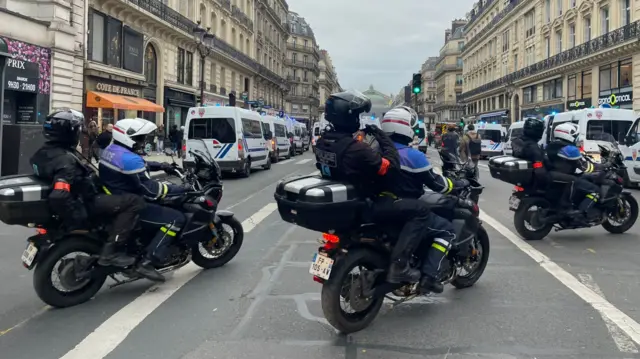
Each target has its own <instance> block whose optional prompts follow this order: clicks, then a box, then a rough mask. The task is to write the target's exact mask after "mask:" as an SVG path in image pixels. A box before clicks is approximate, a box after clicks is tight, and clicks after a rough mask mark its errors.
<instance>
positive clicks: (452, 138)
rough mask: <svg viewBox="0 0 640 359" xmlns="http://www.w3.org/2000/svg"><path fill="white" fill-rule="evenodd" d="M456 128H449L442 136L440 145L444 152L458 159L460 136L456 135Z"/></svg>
mask: <svg viewBox="0 0 640 359" xmlns="http://www.w3.org/2000/svg"><path fill="white" fill-rule="evenodd" d="M456 131H457V126H454V125H452V126H450V127H449V130H448V131H447V133H445V134H444V136H442V145H443V149H444V151H446V152H447V153H449V154H451V155H453V156H456V157H458V147H459V146H460V136H459V135H458V133H457V132H456Z"/></svg>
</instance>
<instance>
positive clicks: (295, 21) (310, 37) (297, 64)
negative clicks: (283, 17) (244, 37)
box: [285, 12, 320, 123]
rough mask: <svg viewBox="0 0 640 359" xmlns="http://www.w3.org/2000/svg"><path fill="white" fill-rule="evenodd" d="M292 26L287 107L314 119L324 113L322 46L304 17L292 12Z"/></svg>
mask: <svg viewBox="0 0 640 359" xmlns="http://www.w3.org/2000/svg"><path fill="white" fill-rule="evenodd" d="M288 26H289V33H290V35H289V40H288V41H287V58H286V60H285V63H286V65H287V67H288V72H287V80H288V81H289V84H290V89H289V93H288V94H287V96H286V102H287V105H286V107H287V108H286V111H287V112H288V113H289V114H290V116H291V117H293V118H295V119H297V120H303V121H308V122H309V123H312V122H314V121H317V120H318V118H319V117H318V115H319V114H320V113H319V107H320V98H319V96H320V83H319V76H320V67H319V66H318V62H319V61H320V50H319V49H318V44H317V43H316V37H315V35H314V34H313V30H311V27H310V26H309V25H308V24H307V22H306V21H305V19H304V18H303V17H301V16H299V15H298V14H297V13H295V12H289V14H288Z"/></svg>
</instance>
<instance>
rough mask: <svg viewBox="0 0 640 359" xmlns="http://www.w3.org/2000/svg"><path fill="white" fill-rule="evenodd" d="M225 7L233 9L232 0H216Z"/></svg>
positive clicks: (229, 9) (228, 9)
mask: <svg viewBox="0 0 640 359" xmlns="http://www.w3.org/2000/svg"><path fill="white" fill-rule="evenodd" d="M216 1H217V2H218V3H219V4H220V5H221V6H222V8H223V9H225V10H227V11H231V0H216Z"/></svg>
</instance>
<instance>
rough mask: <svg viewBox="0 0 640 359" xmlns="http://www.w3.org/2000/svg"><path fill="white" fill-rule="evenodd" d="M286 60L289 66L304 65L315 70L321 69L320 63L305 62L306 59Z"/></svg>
mask: <svg viewBox="0 0 640 359" xmlns="http://www.w3.org/2000/svg"><path fill="white" fill-rule="evenodd" d="M284 62H285V63H286V64H287V65H289V66H299V67H304V68H307V69H311V70H314V71H319V68H318V65H317V64H315V63H313V62H304V61H300V60H293V59H286V60H285V61H284Z"/></svg>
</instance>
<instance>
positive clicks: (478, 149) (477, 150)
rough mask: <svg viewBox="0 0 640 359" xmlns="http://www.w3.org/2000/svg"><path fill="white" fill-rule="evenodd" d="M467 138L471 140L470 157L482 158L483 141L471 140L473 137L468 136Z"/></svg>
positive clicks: (478, 139)
mask: <svg viewBox="0 0 640 359" xmlns="http://www.w3.org/2000/svg"><path fill="white" fill-rule="evenodd" d="M467 138H468V139H469V142H468V146H469V155H471V156H480V154H482V141H481V140H480V138H478V137H476V138H471V136H469V135H468V134H467Z"/></svg>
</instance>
